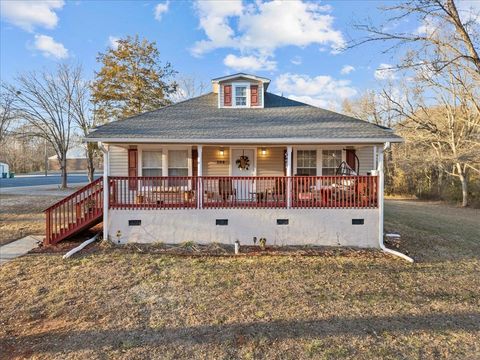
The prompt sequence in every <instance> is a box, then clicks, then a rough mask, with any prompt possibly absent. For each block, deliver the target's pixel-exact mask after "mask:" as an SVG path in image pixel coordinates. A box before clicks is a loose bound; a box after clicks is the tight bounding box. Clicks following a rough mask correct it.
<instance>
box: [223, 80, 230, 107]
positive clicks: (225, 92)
mask: <svg viewBox="0 0 480 360" xmlns="http://www.w3.org/2000/svg"><path fill="white" fill-rule="evenodd" d="M223 105H224V106H232V85H225V86H224V87H223Z"/></svg>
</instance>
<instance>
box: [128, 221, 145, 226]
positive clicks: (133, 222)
mask: <svg viewBox="0 0 480 360" xmlns="http://www.w3.org/2000/svg"><path fill="white" fill-rule="evenodd" d="M140 225H142V220H128V226H140Z"/></svg>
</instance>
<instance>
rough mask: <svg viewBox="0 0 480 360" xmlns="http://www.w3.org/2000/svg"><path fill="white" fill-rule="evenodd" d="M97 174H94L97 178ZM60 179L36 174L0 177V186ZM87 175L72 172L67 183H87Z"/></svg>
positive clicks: (21, 185) (41, 183) (35, 183)
mask: <svg viewBox="0 0 480 360" xmlns="http://www.w3.org/2000/svg"><path fill="white" fill-rule="evenodd" d="M98 177H99V176H98V175H97V176H95V178H98ZM61 182H62V179H61V177H60V175H49V176H44V175H38V176H25V177H21V176H19V177H15V178H13V179H0V188H9V187H23V186H37V185H60V184H61ZM87 182H88V178H87V175H82V174H72V175H68V184H78V183H87Z"/></svg>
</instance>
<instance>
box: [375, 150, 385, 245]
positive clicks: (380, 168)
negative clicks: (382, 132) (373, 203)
mask: <svg viewBox="0 0 480 360" xmlns="http://www.w3.org/2000/svg"><path fill="white" fill-rule="evenodd" d="M375 148H377V146H375ZM376 153H377V164H378V165H377V170H378V194H377V197H378V241H379V244H383V198H384V197H383V189H384V186H385V176H384V172H383V147H381V146H379V147H378V149H377V150H376Z"/></svg>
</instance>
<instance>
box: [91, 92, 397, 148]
mask: <svg viewBox="0 0 480 360" xmlns="http://www.w3.org/2000/svg"><path fill="white" fill-rule="evenodd" d="M86 141H103V142H165V143H173V142H178V143H270V144H271V143H279V144H288V143H291V144H295V143H380V142H387V141H389V142H401V141H402V138H401V137H399V136H398V135H395V134H394V133H393V131H392V130H391V129H389V128H385V127H382V126H378V125H375V124H371V123H368V122H366V121H363V120H359V119H355V118H352V117H349V116H345V115H342V114H339V113H335V112H332V111H329V110H325V109H320V108H317V107H314V106H310V105H307V104H304V103H301V102H298V101H294V100H291V99H288V98H285V97H282V96H278V95H275V94H272V93H268V92H266V93H265V107H264V108H262V109H238V108H237V109H236V108H232V109H226V108H218V100H217V94H214V93H209V94H206V95H202V96H199V97H196V98H193V99H189V100H186V101H183V102H180V103H177V104H174V105H170V106H166V107H163V108H161V109H158V110H154V111H150V112H146V113H143V114H140V115H136V116H132V117H129V118H126V119H123V120H119V121H115V122H112V123H109V124H106V125H103V126H100V127H98V128H97V129H95V130H94V131H93V132H91V133H90V134H89V135H88V136H87V137H86Z"/></svg>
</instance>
